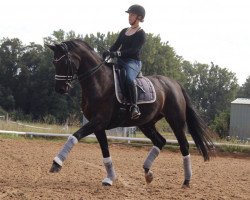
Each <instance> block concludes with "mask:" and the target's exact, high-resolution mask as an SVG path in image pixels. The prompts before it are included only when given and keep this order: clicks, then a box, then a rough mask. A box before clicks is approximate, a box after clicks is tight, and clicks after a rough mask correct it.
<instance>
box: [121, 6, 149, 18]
mask: <svg viewBox="0 0 250 200" xmlns="http://www.w3.org/2000/svg"><path fill="white" fill-rule="evenodd" d="M125 12H126V13H133V14H136V15H138V16H141V17H142V19H141V21H143V19H144V17H145V15H146V12H145V9H144V8H143V7H142V6H140V5H138V4H135V5H132V6H130V7H129V8H128V10H127V11H125Z"/></svg>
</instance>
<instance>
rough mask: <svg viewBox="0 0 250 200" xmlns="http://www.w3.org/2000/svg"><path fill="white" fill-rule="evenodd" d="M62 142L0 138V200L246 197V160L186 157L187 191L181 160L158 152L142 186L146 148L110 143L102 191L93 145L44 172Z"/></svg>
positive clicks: (249, 179)
mask: <svg viewBox="0 0 250 200" xmlns="http://www.w3.org/2000/svg"><path fill="white" fill-rule="evenodd" d="M63 144H64V142H61V141H46V140H25V139H20V140H19V139H18V140H17V139H0V159H1V164H0V199H4V200H5V199H53V200H55V199H60V200H62V199H67V200H68V199H86V200H90V199H109V200H117V199H124V200H125V199H126V200H128V199H135V200H138V199H143V200H145V199H150V200H152V199H154V200H157V199H160V200H165V199H191V200H193V199H200V200H204V199H212V200H214V199H228V200H229V199H230V200H231V199H237V200H239V199H245V200H246V199H248V200H249V199H250V158H244V159H242V158H232V157H216V158H213V159H212V160H211V161H210V162H203V159H202V157H201V156H198V155H191V156H192V164H193V180H192V182H191V188H189V189H181V183H182V181H183V172H182V157H181V155H180V154H179V153H173V152H170V151H167V150H164V151H163V152H162V153H161V154H160V156H159V157H158V158H157V160H156V162H155V163H154V165H153V168H152V170H153V171H154V174H155V180H154V181H153V182H152V184H150V185H147V184H146V183H145V180H144V174H143V170H142V164H143V161H144V158H145V157H146V155H147V153H148V150H149V147H143V148H135V147H134V148H132V147H129V146H122V145H114V144H113V145H111V154H112V158H113V161H114V166H115V169H116V172H117V174H118V181H116V182H115V184H114V185H113V186H112V187H103V186H102V185H101V180H102V179H103V178H104V175H105V172H104V166H103V164H102V157H101V153H100V149H99V145H98V144H85V143H79V144H77V145H76V146H75V148H74V149H73V150H72V152H71V154H70V156H69V158H68V160H67V161H66V162H65V164H64V166H63V169H62V171H61V172H60V173H59V174H50V173H49V172H48V170H49V168H50V166H51V162H52V159H53V158H54V156H55V155H56V154H57V152H58V151H59V150H60V148H61V147H62V145H63Z"/></svg>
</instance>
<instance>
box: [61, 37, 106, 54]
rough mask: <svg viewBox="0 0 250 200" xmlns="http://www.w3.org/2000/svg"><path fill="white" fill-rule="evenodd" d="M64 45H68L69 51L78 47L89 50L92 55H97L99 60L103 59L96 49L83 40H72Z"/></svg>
mask: <svg viewBox="0 0 250 200" xmlns="http://www.w3.org/2000/svg"><path fill="white" fill-rule="evenodd" d="M62 43H64V44H66V45H67V47H68V50H69V51H71V50H74V49H75V48H77V47H84V48H86V49H87V50H89V51H90V52H91V53H92V54H94V55H97V56H98V57H99V58H101V57H100V55H99V54H98V53H97V52H96V51H95V50H94V48H93V47H91V46H90V45H89V44H88V43H87V42H85V41H84V40H82V39H72V40H68V41H64V42H62Z"/></svg>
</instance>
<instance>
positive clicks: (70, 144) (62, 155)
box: [54, 135, 78, 166]
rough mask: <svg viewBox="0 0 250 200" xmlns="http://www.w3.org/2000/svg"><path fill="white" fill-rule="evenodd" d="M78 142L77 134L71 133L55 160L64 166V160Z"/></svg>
mask: <svg viewBox="0 0 250 200" xmlns="http://www.w3.org/2000/svg"><path fill="white" fill-rule="evenodd" d="M77 142H78V140H77V139H76V137H75V136H73V135H70V136H69V137H68V140H67V142H66V143H65V144H64V146H63V148H62V149H61V151H60V152H59V153H58V155H57V156H56V157H55V158H54V161H55V162H56V163H57V164H58V165H60V166H62V164H63V162H64V161H65V160H66V158H67V156H68V154H69V152H70V151H71V149H72V147H73V146H74V145H75V144H76V143H77Z"/></svg>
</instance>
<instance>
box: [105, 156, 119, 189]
mask: <svg viewBox="0 0 250 200" xmlns="http://www.w3.org/2000/svg"><path fill="white" fill-rule="evenodd" d="M103 163H104V166H105V168H106V172H107V177H106V178H105V179H104V180H103V181H102V183H103V184H105V185H112V184H113V181H114V180H115V179H116V174H115V170H114V167H113V164H112V159H111V157H108V158H103Z"/></svg>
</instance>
